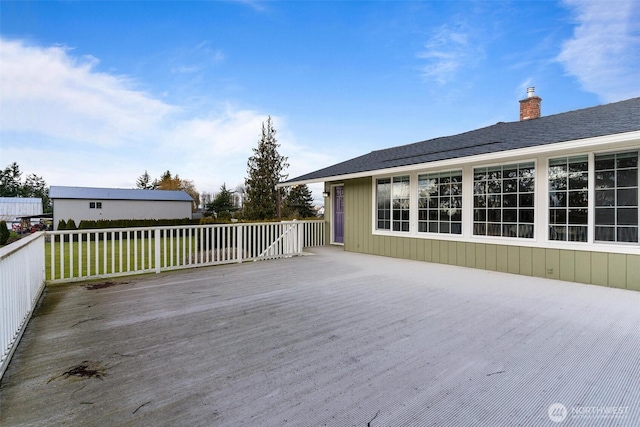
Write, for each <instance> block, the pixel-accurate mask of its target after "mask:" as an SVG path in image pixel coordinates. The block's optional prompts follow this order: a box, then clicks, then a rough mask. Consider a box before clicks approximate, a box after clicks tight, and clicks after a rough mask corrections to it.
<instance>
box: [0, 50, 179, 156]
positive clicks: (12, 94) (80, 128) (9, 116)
mask: <svg viewBox="0 0 640 427" xmlns="http://www.w3.org/2000/svg"><path fill="white" fill-rule="evenodd" d="M70 53H71V49H69V48H65V47H59V46H58V47H49V48H40V47H34V46H28V45H26V44H24V43H23V42H20V41H10V40H6V39H0V63H1V64H2V67H1V70H0V101H1V106H2V114H1V115H0V129H2V132H32V133H33V132H35V133H37V134H39V135H42V136H46V137H50V138H64V139H65V140H72V141H74V142H81V143H83V144H87V145H96V146H102V147H109V146H110V147H114V146H119V145H121V144H122V143H124V142H125V141H126V140H132V139H133V140H136V139H139V138H141V137H142V136H143V135H144V134H146V133H148V132H151V131H152V130H153V129H154V128H155V127H157V126H158V124H159V123H160V122H161V121H162V120H163V119H164V117H166V116H167V115H169V114H171V113H172V112H174V110H175V109H176V108H175V107H173V106H170V105H167V104H165V103H163V102H161V101H158V100H155V99H153V98H151V97H149V96H148V95H146V94H144V93H142V92H140V91H137V90H134V89H133V88H132V83H131V82H130V81H129V80H128V79H126V78H124V77H119V76H113V75H109V74H105V73H100V72H97V71H96V70H95V68H96V66H97V64H98V61H97V59H95V58H93V57H84V58H74V57H73V56H71V55H70Z"/></svg>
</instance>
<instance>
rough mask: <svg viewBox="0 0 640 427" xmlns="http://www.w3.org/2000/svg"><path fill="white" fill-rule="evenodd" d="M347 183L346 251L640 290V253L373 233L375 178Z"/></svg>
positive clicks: (345, 185)
mask: <svg viewBox="0 0 640 427" xmlns="http://www.w3.org/2000/svg"><path fill="white" fill-rule="evenodd" d="M336 184H337V183H336ZM343 184H344V188H345V192H344V206H345V223H344V227H345V235H344V248H345V250H347V251H352V252H361V253H366V254H372V255H382V256H389V257H395V258H406V259H412V260H416V261H427V262H436V263H441V264H450V265H457V266H461V267H470V268H479V269H484V270H492V271H501V272H505V273H513V274H522V275H527V276H536V277H546V278H549V279H558V280H566V281H571V282H580V283H588V284H594V285H601V286H611V287H616V288H623V289H633V290H636V291H640V256H639V255H625V254H612V253H603V252H590V251H578V250H564V249H551V248H534V247H526V246H510V245H499V244H487V243H474V242H456V241H449V240H433V239H423V238H411V237H395V236H378V235H373V234H372V232H371V230H372V223H371V221H372V213H371V212H372V206H373V205H372V203H373V200H372V189H371V178H360V179H353V180H347V181H344V183H343ZM327 206H329V204H327ZM329 211H330V209H329ZM329 211H328V212H329ZM329 228H330V227H327V233H330V231H329ZM327 237H328V236H327Z"/></svg>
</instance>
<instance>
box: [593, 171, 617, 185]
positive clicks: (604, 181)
mask: <svg viewBox="0 0 640 427" xmlns="http://www.w3.org/2000/svg"><path fill="white" fill-rule="evenodd" d="M615 186H616V173H615V171H601V172H597V173H596V188H615Z"/></svg>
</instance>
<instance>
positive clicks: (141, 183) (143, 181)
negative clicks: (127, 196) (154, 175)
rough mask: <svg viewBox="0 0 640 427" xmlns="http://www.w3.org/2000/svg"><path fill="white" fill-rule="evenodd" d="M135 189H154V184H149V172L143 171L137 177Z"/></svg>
mask: <svg viewBox="0 0 640 427" xmlns="http://www.w3.org/2000/svg"><path fill="white" fill-rule="evenodd" d="M136 188H139V189H141V190H154V189H155V187H154V183H153V182H151V177H150V176H149V172H147V171H146V170H145V171H144V173H143V174H142V175H140V176H139V177H138V180H137V181H136Z"/></svg>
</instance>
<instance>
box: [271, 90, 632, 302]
mask: <svg viewBox="0 0 640 427" xmlns="http://www.w3.org/2000/svg"><path fill="white" fill-rule="evenodd" d="M540 104H541V99H540V98H539V97H538V96H536V95H535V94H534V92H533V88H530V89H529V91H528V96H527V98H525V99H523V100H522V101H520V121H518V122H509V123H502V122H501V123H497V124H495V125H493V126H489V127H485V128H481V129H476V130H472V131H470V132H465V133H462V134H459V135H453V136H447V137H442V138H435V139H431V140H427V141H422V142H418V143H414V144H409V145H402V146H397V147H393V148H389V149H385V150H378V151H373V152H371V153H369V154H365V155H363V156H360V157H357V158H354V159H351V160H347V161H345V162H342V163H339V164H336V165H333V166H329V167H327V168H324V169H321V170H318V171H315V172H311V173H309V174H306V175H303V176H300V177H297V178H294V179H292V180H289V181H287V182H283V183H281V184H280V185H281V186H287V185H295V184H307V183H316V182H323V183H324V188H325V192H324V195H325V197H326V198H325V206H326V213H327V214H326V216H325V218H326V221H327V222H328V227H327V230H328V231H327V233H328V234H329V235H328V236H326V237H327V239H328V240H327V241H331V242H332V243H333V244H336V245H343V246H344V249H345V250H347V251H354V252H362V253H367V254H375V255H384V256H391V257H399V258H407V259H414V260H422V261H428V262H437V263H443V264H452V265H458V266H465V267H471V268H478V269H484V270H494V271H502V272H507V273H515V274H522V275H529V276H538V277H547V278H554V279H561V280H567V281H575V282H582V283H590V284H597V285H605V286H613V287H618V288H627V289H635V290H640V242H639V237H638V223H639V211H638V187H639V181H638V180H639V178H638V155H639V151H640V98H634V99H629V100H626V101H621V102H615V103H611V104H606V105H601V106H597V107H593V108H586V109H582V110H576V111H570V112H566V113H561V114H556V115H551V116H546V117H544V116H541V115H540Z"/></svg>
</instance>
